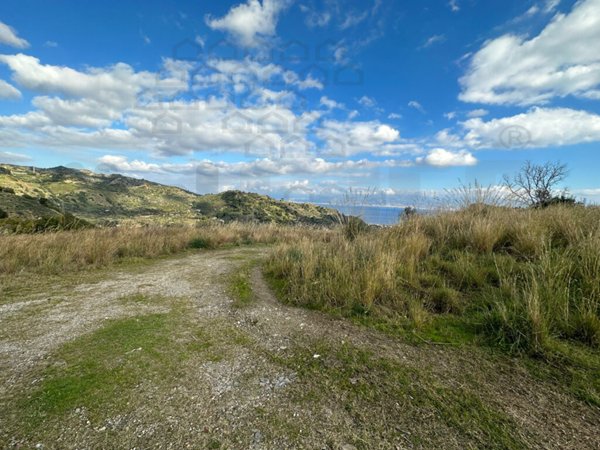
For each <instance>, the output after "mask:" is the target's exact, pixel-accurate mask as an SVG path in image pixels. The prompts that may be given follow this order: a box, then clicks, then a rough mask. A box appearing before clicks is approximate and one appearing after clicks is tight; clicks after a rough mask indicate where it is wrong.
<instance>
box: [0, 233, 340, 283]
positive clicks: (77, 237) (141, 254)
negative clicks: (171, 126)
mask: <svg viewBox="0 0 600 450" xmlns="http://www.w3.org/2000/svg"><path fill="white" fill-rule="evenodd" d="M328 233H329V231H328V230H327V229H317V228H310V227H286V226H277V225H252V224H237V223H232V224H227V225H224V224H218V225H206V226H199V227H192V226H179V227H137V228H99V229H91V230H79V231H61V232H55V233H45V234H35V235H5V236H0V274H14V273H18V272H34V273H52V274H60V273H63V272H68V271H73V270H78V269H82V268H87V267H101V266H106V265H109V264H112V263H114V262H118V261H120V260H123V259H127V258H156V257H159V256H164V255H170V254H174V253H178V252H181V251H184V250H186V249H189V248H219V247H222V246H226V245H245V244H255V243H256V244H267V243H274V242H277V241H286V242H292V241H295V240H298V239H301V238H302V237H307V236H311V237H312V238H315V239H317V240H320V239H325V238H326V237H327V234H328Z"/></svg>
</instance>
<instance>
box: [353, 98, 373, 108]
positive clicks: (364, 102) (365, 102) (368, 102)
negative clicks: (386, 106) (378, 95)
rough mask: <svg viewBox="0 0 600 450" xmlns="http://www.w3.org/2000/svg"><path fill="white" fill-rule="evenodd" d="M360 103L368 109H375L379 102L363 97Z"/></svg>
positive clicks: (359, 100)
mask: <svg viewBox="0 0 600 450" xmlns="http://www.w3.org/2000/svg"><path fill="white" fill-rule="evenodd" d="M358 103H360V104H361V105H363V106H366V107H367V108H373V107H374V106H376V105H377V101H376V100H375V99H374V98H372V97H369V96H367V95H363V96H362V97H361V98H360V99H358Z"/></svg>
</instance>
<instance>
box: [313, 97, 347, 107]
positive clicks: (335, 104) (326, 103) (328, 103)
mask: <svg viewBox="0 0 600 450" xmlns="http://www.w3.org/2000/svg"><path fill="white" fill-rule="evenodd" d="M319 103H320V104H321V105H323V106H324V107H325V108H327V109H335V108H340V109H341V108H344V105H343V104H342V103H339V102H336V101H335V100H332V99H330V98H329V97H327V96H323V97H321V100H320V101H319Z"/></svg>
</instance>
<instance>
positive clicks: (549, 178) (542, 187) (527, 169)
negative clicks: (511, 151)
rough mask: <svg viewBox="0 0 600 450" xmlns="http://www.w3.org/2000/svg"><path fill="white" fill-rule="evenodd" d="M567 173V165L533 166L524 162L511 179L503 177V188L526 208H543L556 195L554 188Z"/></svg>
mask: <svg viewBox="0 0 600 450" xmlns="http://www.w3.org/2000/svg"><path fill="white" fill-rule="evenodd" d="M568 173H569V171H568V170H567V165H566V164H561V163H560V162H547V163H545V164H533V163H532V162H531V161H526V162H525V164H524V165H523V167H521V169H520V170H519V171H518V172H517V173H516V174H515V175H514V176H513V177H509V176H508V175H504V186H505V187H506V189H507V190H508V191H509V192H510V194H511V196H512V197H513V198H514V199H515V200H516V201H517V202H519V203H521V204H523V205H527V206H544V205H547V204H549V203H550V202H551V201H552V199H553V198H554V197H555V196H556V195H557V194H558V192H557V191H556V186H557V184H558V183H560V182H561V181H563V180H564V179H565V178H566V177H567V175H568ZM563 194H564V192H563Z"/></svg>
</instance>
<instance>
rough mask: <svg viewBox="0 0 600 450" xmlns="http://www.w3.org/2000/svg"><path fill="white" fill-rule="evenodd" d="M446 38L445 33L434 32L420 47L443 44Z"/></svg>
mask: <svg viewBox="0 0 600 450" xmlns="http://www.w3.org/2000/svg"><path fill="white" fill-rule="evenodd" d="M445 40H446V36H445V35H443V34H434V35H433V36H431V37H430V38H428V39H427V40H426V41H425V42H424V43H423V45H421V47H420V48H429V47H431V46H432V45H435V44H441V43H442V42H444V41H445Z"/></svg>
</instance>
